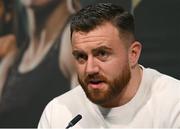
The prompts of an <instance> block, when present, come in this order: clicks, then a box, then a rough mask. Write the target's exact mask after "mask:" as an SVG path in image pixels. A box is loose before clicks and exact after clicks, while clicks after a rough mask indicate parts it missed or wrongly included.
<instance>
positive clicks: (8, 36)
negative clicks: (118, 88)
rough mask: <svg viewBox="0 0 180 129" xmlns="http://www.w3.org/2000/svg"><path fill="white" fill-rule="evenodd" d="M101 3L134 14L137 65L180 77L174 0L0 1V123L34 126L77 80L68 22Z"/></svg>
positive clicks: (179, 19) (178, 23)
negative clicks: (139, 51) (138, 51)
mask: <svg viewBox="0 0 180 129" xmlns="http://www.w3.org/2000/svg"><path fill="white" fill-rule="evenodd" d="M100 2H101V3H102V2H111V3H114V4H117V5H121V6H122V7H124V8H125V9H126V10H128V11H129V12H131V13H132V14H133V15H134V17H135V29H136V38H137V40H138V41H140V42H141V43H142V44H143V49H142V54H141V57H140V61H139V63H140V64H141V65H143V66H145V67H150V68H154V69H157V70H158V71H160V72H162V73H164V74H168V75H170V76H173V77H175V78H178V79H180V68H179V66H180V56H179V55H180V50H179V49H180V36H179V35H180V15H179V12H180V6H179V5H180V1H179V0H0V127H30V128H32V127H37V123H38V121H39V119H40V116H41V113H42V111H43V109H44V107H45V106H46V104H47V103H48V102H49V101H50V100H52V99H53V98H54V97H56V96H58V95H61V94H63V93H65V92H66V91H68V90H70V89H72V88H74V87H75V86H76V85H77V84H78V82H77V79H76V73H75V69H74V67H73V63H74V62H73V59H72V55H71V44H70V37H69V36H70V33H69V20H70V18H71V16H72V15H73V14H74V13H75V12H76V11H78V10H79V9H80V8H82V7H84V6H86V5H89V4H94V3H100Z"/></svg>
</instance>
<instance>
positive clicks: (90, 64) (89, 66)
mask: <svg viewBox="0 0 180 129" xmlns="http://www.w3.org/2000/svg"><path fill="white" fill-rule="evenodd" d="M98 72H99V66H98V64H97V62H96V60H95V59H94V58H93V57H88V60H87V62H86V74H94V73H98Z"/></svg>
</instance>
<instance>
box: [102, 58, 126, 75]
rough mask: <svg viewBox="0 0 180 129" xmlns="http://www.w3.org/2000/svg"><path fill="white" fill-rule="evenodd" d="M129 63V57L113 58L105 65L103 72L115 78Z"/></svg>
mask: <svg viewBox="0 0 180 129" xmlns="http://www.w3.org/2000/svg"><path fill="white" fill-rule="evenodd" d="M128 64H129V63H128V60H127V58H124V59H117V60H113V61H112V62H109V63H108V64H105V65H104V66H103V68H102V69H103V73H104V74H105V76H107V77H109V78H114V77H116V76H119V74H120V73H121V71H123V69H124V66H125V65H128ZM128 67H129V66H128Z"/></svg>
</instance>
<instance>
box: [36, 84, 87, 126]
mask: <svg viewBox="0 0 180 129" xmlns="http://www.w3.org/2000/svg"><path fill="white" fill-rule="evenodd" d="M85 103H86V95H85V94H84V91H83V89H82V88H81V87H80V86H77V87H76V88H74V89H72V90H70V91H69V92H66V93H65V94H63V95H61V96H58V97H56V98H54V99H53V100H52V101H50V102H49V103H48V105H47V106H46V108H45V110H44V112H43V114H42V116H41V120H40V123H39V126H40V127H46V128H47V127H55V128H56V127H62V128H65V127H66V126H67V124H68V122H69V121H70V120H71V119H72V118H73V117H74V116H76V115H77V114H79V113H81V110H82V107H84V104H85Z"/></svg>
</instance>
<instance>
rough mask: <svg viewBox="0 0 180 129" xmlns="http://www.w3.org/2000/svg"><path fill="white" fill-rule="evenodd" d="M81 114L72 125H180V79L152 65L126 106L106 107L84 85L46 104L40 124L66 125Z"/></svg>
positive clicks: (93, 126) (111, 126)
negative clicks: (160, 71) (163, 72)
mask: <svg viewBox="0 0 180 129" xmlns="http://www.w3.org/2000/svg"><path fill="white" fill-rule="evenodd" d="M78 114H81V115H82V119H81V120H80V121H79V122H78V123H77V124H75V125H74V126H73V128H121V127H122V128H135V127H137V128H142V127H143V128H165V127H166V128H171V127H175V128H178V127H180V81H179V80H176V79H174V78H172V77H169V76H167V75H164V74H161V73H159V72H157V71H155V70H153V69H150V68H143V77H142V81H141V84H140V87H139V89H138V91H137V93H136V95H135V96H134V97H133V98H132V99H131V101H129V102H128V103H126V104H125V105H123V106H120V107H116V108H111V109H105V108H102V107H99V106H97V105H95V104H93V103H92V102H90V101H89V100H88V98H87V97H86V95H85V93H84V91H83V89H82V88H81V86H78V87H76V88H74V89H73V90H71V91H69V92H67V93H65V94H63V95H61V96H59V97H57V98H55V99H53V100H52V101H51V102H50V103H49V104H48V105H47V106H46V108H45V110H44V112H43V115H42V117H41V120H40V122H39V125H38V127H39V128H65V127H66V126H67V125H68V123H69V122H70V121H71V120H72V119H73V118H74V117H75V116H76V115H78Z"/></svg>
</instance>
